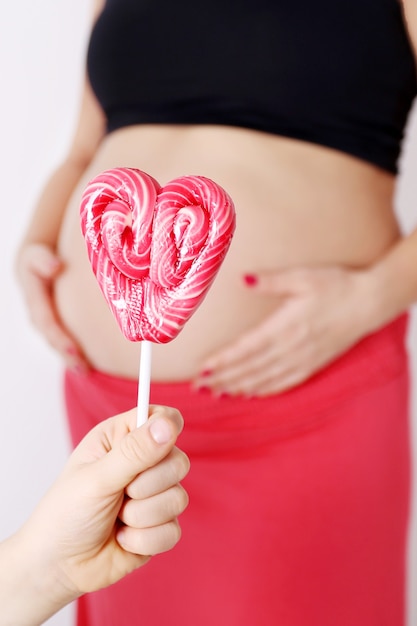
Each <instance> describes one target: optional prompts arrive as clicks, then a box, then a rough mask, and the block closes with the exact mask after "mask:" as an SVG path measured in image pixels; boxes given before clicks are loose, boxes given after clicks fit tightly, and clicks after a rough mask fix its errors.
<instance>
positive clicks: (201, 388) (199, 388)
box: [197, 385, 211, 393]
mask: <svg viewBox="0 0 417 626" xmlns="http://www.w3.org/2000/svg"><path fill="white" fill-rule="evenodd" d="M197 391H198V392H199V393H210V392H211V389H210V387H205V386H204V385H202V386H201V387H197Z"/></svg>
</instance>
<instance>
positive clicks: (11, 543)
mask: <svg viewBox="0 0 417 626" xmlns="http://www.w3.org/2000/svg"><path fill="white" fill-rule="evenodd" d="M48 543H49V542H48V541H47V540H45V541H43V540H42V533H40V532H39V529H38V528H34V529H32V528H31V527H30V525H29V527H27V526H26V525H25V526H24V527H23V528H22V529H21V530H19V531H18V532H17V533H15V534H14V535H13V536H12V537H10V538H9V539H7V540H6V541H5V542H4V543H3V544H2V545H1V546H0V600H1V607H2V609H1V612H2V618H1V620H0V621H1V624H4V626H9V625H10V626H13V625H15V624H19V626H37V625H38V624H41V623H43V622H44V621H45V620H47V619H48V618H49V617H51V616H52V615H53V614H54V613H56V612H57V611H59V610H60V609H62V608H63V607H64V606H65V605H66V604H68V603H69V602H71V601H72V600H75V599H76V598H77V597H78V595H79V594H78V593H77V592H76V591H75V590H74V589H71V587H70V586H68V585H66V583H65V581H64V580H63V576H62V575H61V573H60V568H59V564H58V563H57V562H56V561H55V559H54V556H53V554H52V550H51V546H50V545H48ZM3 569H4V571H2V570H3ZM3 620H4V621H3Z"/></svg>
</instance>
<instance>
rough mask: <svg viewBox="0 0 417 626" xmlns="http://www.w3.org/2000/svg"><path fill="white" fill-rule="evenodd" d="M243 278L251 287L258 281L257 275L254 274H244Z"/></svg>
mask: <svg viewBox="0 0 417 626" xmlns="http://www.w3.org/2000/svg"><path fill="white" fill-rule="evenodd" d="M243 280H244V281H245V283H246V284H247V285H248V286H249V287H253V285H256V283H257V282H258V277H257V276H255V274H245V275H244V277H243Z"/></svg>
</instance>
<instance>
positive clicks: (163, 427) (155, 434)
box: [149, 418, 172, 443]
mask: <svg viewBox="0 0 417 626" xmlns="http://www.w3.org/2000/svg"><path fill="white" fill-rule="evenodd" d="M149 432H150V434H151V437H152V439H153V440H154V441H156V443H168V441H170V440H171V438H172V430H171V428H170V426H169V424H167V422H166V421H165V420H163V419H160V418H157V419H154V420H153V421H152V422H151V424H150V426H149Z"/></svg>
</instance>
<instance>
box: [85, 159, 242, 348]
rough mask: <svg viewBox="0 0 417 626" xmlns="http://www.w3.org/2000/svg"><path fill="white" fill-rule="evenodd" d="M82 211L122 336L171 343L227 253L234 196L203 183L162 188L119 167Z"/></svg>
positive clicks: (184, 181)
mask: <svg viewBox="0 0 417 626" xmlns="http://www.w3.org/2000/svg"><path fill="white" fill-rule="evenodd" d="M80 212H81V227H82V231H83V234H84V237H85V241H86V244H87V249H88V255H89V258H90V262H91V265H92V268H93V272H94V274H95V276H96V278H97V281H98V283H99V285H100V287H101V290H102V291H103V294H104V296H105V298H106V300H107V302H108V304H109V306H110V308H111V310H112V312H113V314H114V316H115V318H116V320H117V322H118V324H119V326H120V329H121V331H122V332H123V334H124V335H125V337H127V338H128V339H129V340H131V341H151V342H154V343H166V342H168V341H171V340H172V339H174V338H175V337H176V335H177V334H178V333H179V332H180V330H181V328H182V327H183V326H184V324H185V323H186V321H187V320H188V319H189V318H190V317H191V315H192V314H193V312H194V311H195V309H196V308H197V307H198V306H199V304H200V303H201V301H202V300H203V298H204V296H205V295H206V293H207V290H208V289H209V287H210V285H211V283H212V282H213V280H214V278H215V276H216V273H217V271H218V270H219V268H220V265H221V263H222V261H223V259H224V257H225V255H226V252H227V250H228V248H229V245H230V242H231V239H232V236H233V232H234V229H235V211H234V206H233V202H232V200H231V198H230V197H229V195H228V194H227V193H226V192H225V191H224V190H223V189H222V188H221V187H220V186H219V185H217V184H216V183H214V182H213V181H212V180H210V179H208V178H204V177H202V176H182V177H180V178H177V179H175V180H173V181H171V182H170V183H168V184H167V185H165V186H164V187H161V186H160V185H159V183H158V182H157V181H156V180H155V179H154V178H152V176H149V174H146V173H145V172H142V171H140V170H137V169H132V168H123V167H121V168H115V169H111V170H107V171H105V172H102V173H101V174H99V175H98V176H97V177H96V178H94V179H93V180H92V181H91V182H90V183H89V184H88V185H87V187H86V189H85V191H84V194H83V196H82V200H81V207H80Z"/></svg>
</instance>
